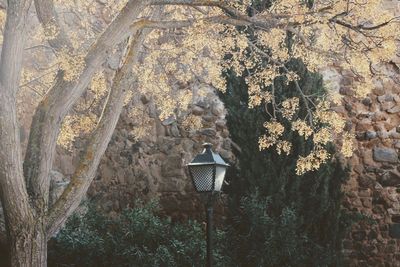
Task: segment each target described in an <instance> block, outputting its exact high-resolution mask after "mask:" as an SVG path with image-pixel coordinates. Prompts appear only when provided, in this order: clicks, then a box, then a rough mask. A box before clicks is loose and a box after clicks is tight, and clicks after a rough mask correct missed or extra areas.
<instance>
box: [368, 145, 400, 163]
mask: <svg viewBox="0 0 400 267" xmlns="http://www.w3.org/2000/svg"><path fill="white" fill-rule="evenodd" d="M373 158H374V160H375V161H378V162H391V163H397V161H398V158H399V155H398V154H397V152H396V150H394V149H392V148H386V147H375V148H374V152H373Z"/></svg>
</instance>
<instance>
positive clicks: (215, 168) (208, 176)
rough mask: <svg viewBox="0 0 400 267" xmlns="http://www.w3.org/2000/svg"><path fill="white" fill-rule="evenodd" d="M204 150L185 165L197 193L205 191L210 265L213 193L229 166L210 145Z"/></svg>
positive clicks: (208, 266) (218, 186) (210, 263)
mask: <svg viewBox="0 0 400 267" xmlns="http://www.w3.org/2000/svg"><path fill="white" fill-rule="evenodd" d="M203 146H204V150H203V152H202V153H200V154H198V155H197V156H196V157H195V158H194V159H193V160H192V162H190V163H189V164H188V165H187V166H188V168H189V174H190V177H191V178H192V182H193V185H194V188H195V189H196V191H197V192H199V193H205V194H206V197H207V201H206V204H205V208H206V214H207V267H211V266H212V255H211V250H212V236H211V233H212V216H213V204H214V195H216V194H217V193H219V192H220V191H221V188H222V183H223V182H224V178H225V173H226V169H227V168H228V167H229V164H227V163H226V162H225V161H224V160H223V159H222V158H221V156H220V155H219V154H217V153H214V152H213V151H212V150H211V147H212V145H211V144H209V143H206V144H204V145H203Z"/></svg>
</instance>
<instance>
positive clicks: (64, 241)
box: [49, 202, 226, 267]
mask: <svg viewBox="0 0 400 267" xmlns="http://www.w3.org/2000/svg"><path fill="white" fill-rule="evenodd" d="M157 210H158V204H157V202H151V203H149V204H146V205H142V204H140V203H139V202H138V205H137V207H136V208H134V209H127V210H125V211H124V212H122V213H121V214H120V215H119V216H118V217H117V218H114V219H111V218H108V217H106V216H104V215H102V214H101V213H100V212H98V211H97V210H96V209H95V208H93V207H91V206H89V210H88V212H87V213H86V214H85V215H84V216H79V215H74V216H73V217H72V218H71V219H69V220H68V222H67V224H66V226H65V228H64V229H63V230H62V231H61V232H60V233H59V234H58V235H57V237H56V238H54V239H53V240H52V242H51V244H50V248H49V266H107V267H108V266H204V262H205V253H206V243H205V236H204V229H203V227H202V226H201V225H200V224H199V223H197V222H195V221H189V222H188V223H184V224H180V223H173V222H171V220H170V219H169V218H162V217H160V216H157ZM215 236H216V248H215V251H214V258H215V259H216V263H217V266H226V265H224V264H225V263H226V262H225V263H224V262H223V257H222V256H221V255H223V254H222V252H221V250H220V249H219V247H221V245H222V242H221V240H223V239H224V233H223V232H221V231H218V232H217V233H216V235H215ZM219 244H221V245H219Z"/></svg>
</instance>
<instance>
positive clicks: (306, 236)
mask: <svg viewBox="0 0 400 267" xmlns="http://www.w3.org/2000/svg"><path fill="white" fill-rule="evenodd" d="M286 67H287V68H288V69H290V70H293V71H295V72H296V73H297V74H298V75H299V76H300V77H301V79H300V81H299V84H300V86H301V87H302V89H303V91H304V93H305V94H310V95H311V94H314V95H316V96H318V95H321V94H322V93H323V92H324V90H323V87H322V79H321V77H320V76H319V75H317V74H314V73H311V72H309V71H307V69H306V68H305V66H304V64H302V62H301V61H299V60H292V61H291V62H289V63H288V64H286ZM227 77H228V90H227V93H226V94H224V95H221V98H222V99H223V101H224V102H225V106H226V108H227V109H228V117H227V120H228V128H229V131H230V134H231V137H232V140H233V141H234V142H235V143H237V144H238V145H239V147H240V148H241V152H239V151H236V156H237V158H238V160H239V164H238V166H235V168H231V170H230V172H229V174H228V179H229V180H230V181H229V184H230V186H229V187H228V188H226V191H227V193H228V194H229V196H230V198H231V201H230V210H231V222H230V224H231V226H230V230H229V234H228V236H229V238H230V240H229V242H228V243H229V244H230V249H229V251H231V252H232V254H231V255H232V258H233V262H236V263H237V265H239V266H339V265H340V244H341V240H342V238H343V237H344V233H345V230H346V226H348V224H347V223H345V221H346V220H347V219H346V218H347V216H346V215H345V214H344V213H343V212H342V210H341V207H340V202H341V191H340V188H341V185H342V183H343V182H344V181H345V180H346V177H347V174H346V171H345V170H343V168H342V166H341V165H340V164H339V162H338V161H337V160H333V161H331V162H329V163H328V164H325V165H323V166H322V167H321V168H320V169H319V170H318V171H314V172H309V173H306V174H305V175H302V176H297V175H296V174H295V167H296V161H297V159H298V157H299V155H307V154H308V153H309V152H310V150H311V149H312V143H310V142H308V141H305V140H304V139H303V138H302V137H300V136H298V135H297V133H293V132H287V133H285V136H284V139H285V140H289V141H291V142H292V144H293V148H292V153H291V155H290V156H286V155H278V154H277V153H276V151H275V150H274V149H273V148H272V149H268V150H266V151H259V148H258V138H259V137H260V136H261V135H262V134H264V133H265V129H264V127H263V123H264V122H265V121H268V120H270V119H271V118H270V117H269V115H268V113H267V112H266V111H265V109H264V107H260V108H255V109H249V108H248V107H247V100H248V94H247V86H246V84H245V82H244V79H243V78H242V77H236V76H235V75H234V74H233V73H228V74H227ZM274 86H275V94H276V97H277V99H278V101H277V102H280V100H282V99H285V98H290V97H294V96H298V97H299V95H298V91H297V90H296V88H295V85H294V84H293V83H289V84H288V85H287V84H286V81H285V78H284V77H279V78H277V79H275V81H274ZM267 108H268V107H267ZM305 112H306V111H305V110H304V108H302V109H301V110H300V111H299V114H298V115H299V116H303V115H304V113H305ZM280 121H281V122H282V121H283V122H284V119H283V118H280ZM286 126H287V125H286ZM286 128H287V129H288V128H289V129H290V127H286ZM329 150H330V152H331V153H333V152H334V149H333V147H331V148H329Z"/></svg>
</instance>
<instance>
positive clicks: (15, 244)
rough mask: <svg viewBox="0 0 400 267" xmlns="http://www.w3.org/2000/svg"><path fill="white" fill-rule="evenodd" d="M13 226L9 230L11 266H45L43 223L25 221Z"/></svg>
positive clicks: (45, 252) (45, 247) (45, 246)
mask: <svg viewBox="0 0 400 267" xmlns="http://www.w3.org/2000/svg"><path fill="white" fill-rule="evenodd" d="M39 221H42V220H39ZM13 228H14V229H12V231H9V247H10V257H11V266H12V267H46V266H47V237H46V233H45V229H44V227H43V224H40V223H37V222H30V223H29V222H26V223H25V225H24V226H22V227H21V226H20V227H18V226H16V227H13Z"/></svg>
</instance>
